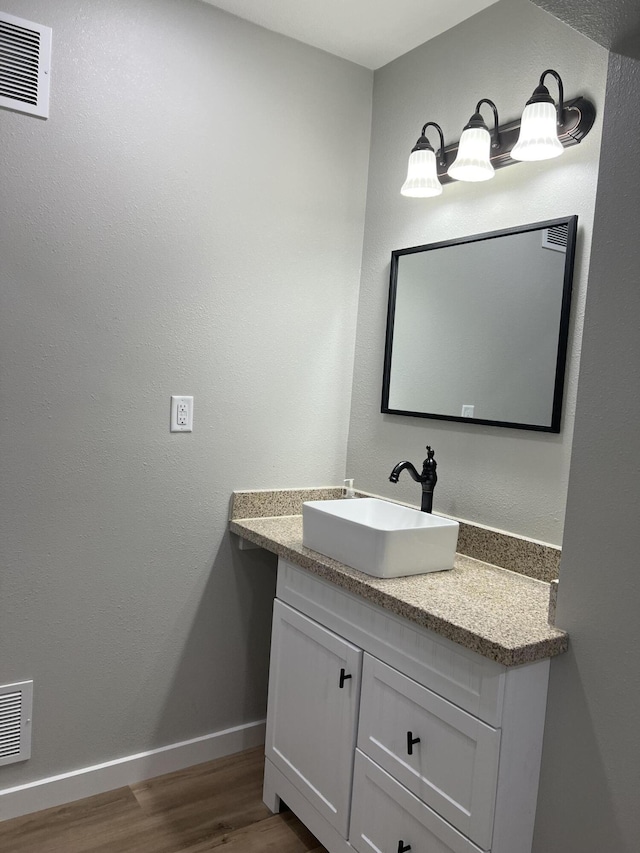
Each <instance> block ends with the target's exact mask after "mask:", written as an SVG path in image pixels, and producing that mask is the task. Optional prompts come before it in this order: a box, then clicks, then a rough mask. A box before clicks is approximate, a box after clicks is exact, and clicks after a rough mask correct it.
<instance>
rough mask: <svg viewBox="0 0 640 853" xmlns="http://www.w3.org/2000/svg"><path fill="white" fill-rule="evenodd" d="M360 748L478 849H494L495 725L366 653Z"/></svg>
mask: <svg viewBox="0 0 640 853" xmlns="http://www.w3.org/2000/svg"><path fill="white" fill-rule="evenodd" d="M409 741H412V743H409ZM358 747H359V748H360V749H361V750H362V752H364V753H365V754H366V755H368V756H369V757H370V758H372V759H373V760H374V761H375V762H376V763H378V764H379V765H380V766H381V767H382V768H383V769H384V770H386V771H388V772H389V773H390V774H391V775H392V776H394V777H395V778H396V779H398V780H399V781H400V782H401V783H402V784H403V785H404V786H405V787H407V788H408V789H409V790H410V791H411V792H412V793H414V794H415V795H416V796H418V797H419V798H420V799H421V800H424V802H425V803H427V804H428V805H430V806H431V807H432V808H433V809H434V810H435V811H437V812H438V813H439V814H440V815H442V817H444V818H445V820H447V821H449V822H450V823H452V824H453V825H454V826H456V827H457V828H458V829H460V830H461V831H462V832H463V833H464V834H465V835H468V836H469V838H471V839H473V840H474V841H475V842H476V843H477V844H479V845H480V847H482V848H483V849H489V848H490V847H491V836H492V832H493V816H494V809H495V798H496V785H497V776H498V759H499V750H500V730H499V729H494V728H492V727H491V726H488V725H487V724H486V723H483V722H482V721H481V720H478V719H477V718H476V717H473V716H471V714H468V713H467V712H466V711H463V710H461V709H460V708H458V707H457V706H456V705H452V704H451V702H447V701H446V699H443V698H442V697H441V696H438V695H437V694H436V693H433V692H432V691H431V690H428V689H427V688H426V687H422V686H421V685H420V684H417V683H416V682H415V681H413V680H412V679H410V678H407V677H406V676H405V675H402V673H400V672H398V671H397V670H395V669H392V668H391V667H390V666H387V665H386V664H384V663H382V662H381V661H379V660H377V659H376V658H372V657H371V656H370V655H365V656H364V662H363V669H362V694H361V699H360V724H359V729H358Z"/></svg>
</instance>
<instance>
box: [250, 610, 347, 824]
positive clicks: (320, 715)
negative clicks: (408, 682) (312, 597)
mask: <svg viewBox="0 0 640 853" xmlns="http://www.w3.org/2000/svg"><path fill="white" fill-rule="evenodd" d="M271 643H272V645H271V670H270V674H269V701H268V707H267V737H266V754H267V757H268V758H269V759H270V760H271V761H272V762H273V763H274V764H275V765H276V767H278V769H279V770H280V771H281V772H282V773H283V774H284V775H285V776H286V777H287V778H288V779H289V781H290V782H291V783H292V784H293V785H295V786H296V788H298V789H299V790H300V792H301V793H302V794H303V795H304V796H305V797H306V799H307V800H309V802H310V803H311V804H312V805H313V806H314V807H315V808H316V809H317V810H318V812H320V814H322V815H323V816H324V817H325V818H326V819H327V820H328V821H329V822H330V823H331V824H332V825H333V826H334V827H335V828H336V829H337V830H338V832H340V833H341V835H342V836H343V837H345V838H346V836H347V830H348V822H349V808H350V805H351V782H352V776H353V754H354V748H355V738H356V725H357V719H358V705H359V697H360V672H361V667H362V651H361V649H359V648H357V647H356V646H352V645H351V643H348V642H347V641H346V640H343V639H342V637H339V636H338V635H337V634H334V633H332V632H331V631H328V630H327V629H326V628H323V627H322V626H321V625H318V623H317V622H314V621H313V620H312V619H308V618H307V617H306V616H303V615H302V614H301V613H298V611H296V610H293V609H292V608H291V607H288V606H287V605H286V604H282V602H280V601H276V602H275V605H274V610H273V635H272V641H271Z"/></svg>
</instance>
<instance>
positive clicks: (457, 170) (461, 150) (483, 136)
mask: <svg viewBox="0 0 640 853" xmlns="http://www.w3.org/2000/svg"><path fill="white" fill-rule="evenodd" d="M490 150H491V136H490V134H489V131H488V130H487V129H486V128H484V127H468V128H467V129H466V130H463V131H462V136H461V137H460V144H459V146H458V156H457V157H456V159H455V160H454V161H453V163H452V164H451V165H450V166H449V172H448V173H449V176H450V177H452V178H454V179H455V180H456V181H488V180H490V179H491V178H492V177H493V176H494V174H495V170H494V168H493V166H492V165H491V161H490V160H489V152H490Z"/></svg>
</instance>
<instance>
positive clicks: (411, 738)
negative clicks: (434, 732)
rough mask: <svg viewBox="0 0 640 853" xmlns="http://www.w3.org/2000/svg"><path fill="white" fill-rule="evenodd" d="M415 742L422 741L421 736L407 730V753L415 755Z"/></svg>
mask: <svg viewBox="0 0 640 853" xmlns="http://www.w3.org/2000/svg"><path fill="white" fill-rule="evenodd" d="M414 743H420V738H419V737H414V736H413V732H407V754H408V755H413V745H414Z"/></svg>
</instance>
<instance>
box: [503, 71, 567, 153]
mask: <svg viewBox="0 0 640 853" xmlns="http://www.w3.org/2000/svg"><path fill="white" fill-rule="evenodd" d="M548 74H550V75H551V76H552V77H554V78H555V80H556V82H557V84H558V92H559V97H558V106H557V108H556V105H555V103H554V100H553V98H552V97H551V95H550V94H549V90H548V89H547V87H546V86H545V85H544V78H545V77H546V76H547V75H548ZM563 124H564V87H563V85H562V78H561V77H560V75H559V74H558V72H557V71H554V70H553V68H548V69H547V70H546V71H543V72H542V74H541V75H540V84H539V85H538V86H537V88H536V89H535V90H534V92H533V95H532V96H531V97H530V98H529V100H528V101H527V104H526V106H525V108H524V112H523V113H522V119H521V120H520V136H519V137H518V141H517V142H516V144H515V146H514V148H513V150H512V152H511V157H512V158H513V159H514V160H550V159H552V158H553V157H559V156H560V155H561V154H562V153H563V151H564V148H563V147H562V144H561V142H560V140H559V139H558V128H561V127H562V126H563Z"/></svg>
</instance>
